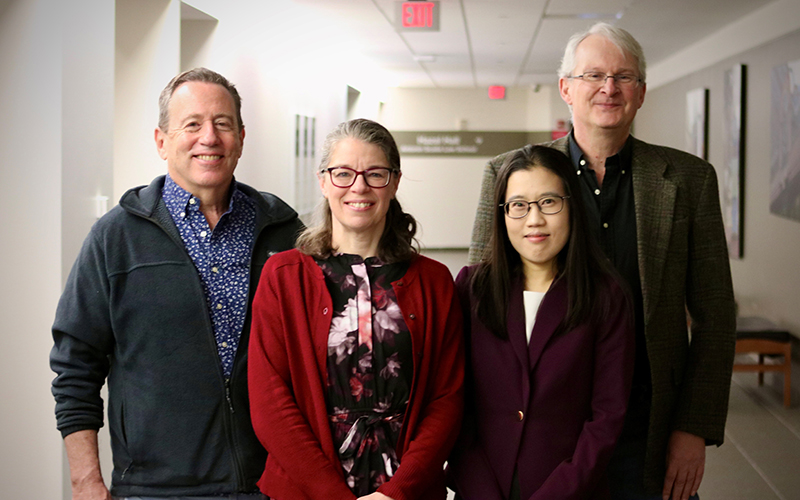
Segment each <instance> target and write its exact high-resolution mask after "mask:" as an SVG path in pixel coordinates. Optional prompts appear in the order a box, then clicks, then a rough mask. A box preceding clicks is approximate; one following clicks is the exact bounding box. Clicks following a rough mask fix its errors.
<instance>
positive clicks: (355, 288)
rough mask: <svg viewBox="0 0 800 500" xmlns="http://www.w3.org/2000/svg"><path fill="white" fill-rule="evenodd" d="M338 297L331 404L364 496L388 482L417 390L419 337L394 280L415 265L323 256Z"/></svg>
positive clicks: (343, 452) (350, 471) (351, 474)
mask: <svg viewBox="0 0 800 500" xmlns="http://www.w3.org/2000/svg"><path fill="white" fill-rule="evenodd" d="M317 264H318V265H319V266H320V268H321V269H322V272H323V274H324V275H325V282H326V284H327V286H328V291H329V292H330V294H331V298H332V299H333V313H334V314H333V320H332V322H331V330H330V334H329V336H328V362H327V371H328V397H327V407H328V415H329V418H330V425H331V433H332V435H333V442H334V446H336V447H337V449H338V454H339V459H340V461H341V463H342V468H343V469H344V475H345V479H346V480H347V484H348V486H349V487H350V490H351V491H352V492H353V494H355V495H356V496H363V495H368V494H369V493H372V492H374V491H375V490H377V489H378V487H379V486H380V485H382V484H383V483H385V482H387V481H388V480H389V479H390V478H391V477H392V476H393V475H394V472H395V470H397V466H398V465H399V461H398V459H397V455H396V453H395V448H396V446H397V442H398V439H399V434H400V429H401V427H402V425H403V417H404V414H405V409H406V405H407V404H408V399H409V395H410V392H411V381H412V378H413V357H412V349H411V334H410V333H409V331H408V326H407V325H406V323H405V320H404V319H403V314H402V312H401V311H400V307H399V305H398V304H397V297H396V296H395V294H394V290H393V289H392V282H393V281H397V280H399V279H400V278H402V277H403V275H404V274H405V273H406V271H407V270H408V266H409V263H408V262H401V263H394V264H384V263H383V262H381V261H380V260H379V259H378V258H377V257H370V258H367V259H366V260H364V259H362V258H361V257H359V256H358V255H348V254H338V255H334V256H333V257H330V258H328V259H325V260H317Z"/></svg>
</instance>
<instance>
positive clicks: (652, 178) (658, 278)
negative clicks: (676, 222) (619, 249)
mask: <svg viewBox="0 0 800 500" xmlns="http://www.w3.org/2000/svg"><path fill="white" fill-rule="evenodd" d="M667 167H668V164H667V162H666V161H665V160H664V159H663V158H662V157H661V155H660V154H659V152H658V151H657V150H655V149H654V148H651V147H650V146H649V145H648V144H647V143H644V142H642V141H639V140H637V139H634V142H633V159H632V170H633V172H632V174H633V198H634V205H635V210H636V239H637V245H638V253H639V275H640V278H641V282H642V296H643V298H644V317H645V321H646V322H647V321H648V320H649V319H650V316H651V314H652V313H653V311H654V310H655V305H656V304H657V303H658V297H659V293H660V290H661V282H662V278H663V276H662V275H663V271H664V262H665V261H666V257H667V247H668V245H669V238H670V233H671V231H672V221H673V211H674V209H675V197H676V194H677V191H678V188H677V186H676V185H675V183H673V182H672V181H670V180H669V179H667V178H666V177H665V175H664V174H665V172H666V170H667Z"/></svg>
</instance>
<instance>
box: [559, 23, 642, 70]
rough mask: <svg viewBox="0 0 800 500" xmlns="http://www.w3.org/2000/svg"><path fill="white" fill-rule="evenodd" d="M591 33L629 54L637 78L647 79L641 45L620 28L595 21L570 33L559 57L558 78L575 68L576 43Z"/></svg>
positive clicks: (578, 43)
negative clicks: (636, 69)
mask: <svg viewBox="0 0 800 500" xmlns="http://www.w3.org/2000/svg"><path fill="white" fill-rule="evenodd" d="M591 35H599V36H602V37H604V38H606V39H608V40H609V41H610V42H611V43H613V44H614V45H616V47H617V48H618V49H619V50H620V51H622V52H623V53H624V52H627V53H628V54H630V55H631V56H632V57H633V58H634V59H636V64H637V66H638V71H639V78H640V79H641V81H642V82H645V81H646V80H647V63H646V62H645V59H644V52H643V51H642V46H641V45H639V42H637V41H636V39H635V38H633V35H631V34H630V33H628V32H627V31H625V30H624V29H622V28H617V27H616V26H612V25H610V24H608V23H596V24H594V25H593V26H592V27H591V28H589V29H588V30H587V31H584V32H581V33H575V34H574V35H572V37H571V38H570V39H569V42H567V47H566V49H564V57H563V58H562V59H561V67H560V68H559V69H558V77H559V78H566V77H568V76H571V74H572V70H574V69H575V52H577V50H578V45H580V43H581V42H582V41H584V40H585V39H586V38H588V37H589V36H591Z"/></svg>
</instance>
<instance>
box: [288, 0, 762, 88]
mask: <svg viewBox="0 0 800 500" xmlns="http://www.w3.org/2000/svg"><path fill="white" fill-rule="evenodd" d="M397 1H399V0H292V2H293V3H295V4H298V5H299V6H303V7H306V8H308V9H312V10H313V11H314V13H315V14H317V15H320V16H324V17H325V18H326V19H327V20H328V22H329V23H330V26H335V27H337V29H336V33H337V35H336V36H337V37H340V39H348V41H350V42H351V43H350V46H353V47H358V50H360V51H361V53H362V55H363V56H364V57H366V58H368V59H369V60H371V61H372V62H373V63H374V64H376V65H377V66H378V67H380V68H381V69H382V70H383V71H385V72H387V73H388V74H391V75H392V80H393V81H394V84H395V86H400V87H441V88H452V87H456V88H457V87H471V88H480V87H487V86H489V85H505V86H528V85H536V84H549V83H555V82H556V76H555V73H556V69H557V67H558V66H559V62H560V59H561V55H562V53H563V49H564V46H565V45H566V42H567V40H568V39H569V37H570V36H571V35H572V34H573V33H575V32H578V31H581V30H584V29H586V28H588V27H589V26H590V25H591V24H593V23H595V22H597V21H601V20H602V21H606V22H610V23H612V24H615V25H617V26H620V27H622V28H625V29H626V30H628V31H630V32H631V34H632V35H633V36H634V37H636V39H637V40H638V41H639V43H640V44H641V45H642V48H643V49H644V52H645V55H646V56H647V62H648V64H649V65H653V64H656V63H658V62H659V61H662V60H664V59H666V58H667V57H669V56H670V55H672V54H674V53H675V52H678V51H680V50H681V49H685V48H686V47H688V46H690V45H692V44H693V43H695V42H697V41H699V40H701V39H703V38H705V37H706V36H708V35H709V34H711V33H714V32H715V31H717V30H719V29H721V28H723V27H724V26H726V25H728V24H730V23H732V22H734V21H736V20H737V19H739V18H741V17H743V16H745V15H747V14H749V13H751V12H753V11H755V10H757V9H759V8H761V7H763V6H764V5H766V4H768V3H771V1H773V0H440V8H441V11H440V12H441V14H440V30H439V31H438V32H409V31H398V30H396V29H395V28H394V25H395V16H396V14H395V11H396V5H395V4H396V3H397Z"/></svg>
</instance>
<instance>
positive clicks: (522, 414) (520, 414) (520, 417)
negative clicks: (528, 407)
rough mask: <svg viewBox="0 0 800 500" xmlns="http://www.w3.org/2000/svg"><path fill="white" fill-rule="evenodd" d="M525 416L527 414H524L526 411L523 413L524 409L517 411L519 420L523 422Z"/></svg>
mask: <svg viewBox="0 0 800 500" xmlns="http://www.w3.org/2000/svg"><path fill="white" fill-rule="evenodd" d="M523 418H525V414H524V413H522V411H521V410H520V411H518V412H517V420H519V421H520V422H522V419H523Z"/></svg>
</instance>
